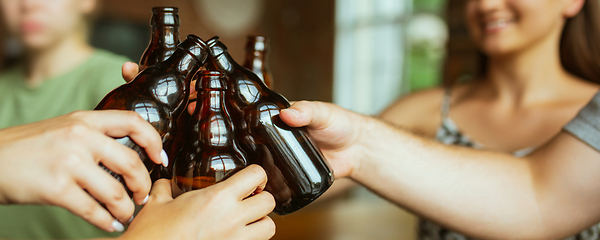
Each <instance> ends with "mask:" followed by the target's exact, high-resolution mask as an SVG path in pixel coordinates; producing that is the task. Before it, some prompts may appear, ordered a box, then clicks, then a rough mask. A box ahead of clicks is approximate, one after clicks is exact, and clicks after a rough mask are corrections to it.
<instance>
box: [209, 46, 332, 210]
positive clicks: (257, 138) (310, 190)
mask: <svg viewBox="0 0 600 240" xmlns="http://www.w3.org/2000/svg"><path fill="white" fill-rule="evenodd" d="M207 45H208V48H209V50H210V53H211V54H210V56H209V59H208V60H207V62H206V65H205V67H206V68H207V69H209V70H220V71H223V72H224V73H225V75H226V76H227V78H228V88H227V95H226V100H227V102H228V103H229V104H231V106H232V107H231V109H230V110H231V112H230V114H231V117H232V119H233V122H234V123H235V124H236V126H235V127H236V129H238V131H236V135H237V136H236V138H237V139H239V141H240V146H241V147H242V150H243V151H244V152H245V153H246V155H247V160H248V163H249V164H252V163H256V164H259V165H261V166H262V167H263V168H264V169H265V170H266V172H267V175H268V177H269V181H268V183H267V187H266V190H267V191H269V192H270V193H271V194H273V196H274V197H275V200H276V202H277V206H276V207H275V213H278V214H281V215H283V214H288V213H291V212H294V211H296V210H298V209H300V208H302V207H304V206H306V205H307V204H309V203H310V202H312V201H314V200H315V199H317V198H318V197H319V196H320V195H321V194H323V193H324V192H325V191H326V190H327V189H328V188H329V186H331V184H332V183H333V173H332V171H331V168H330V167H329V166H328V165H327V163H326V162H325V158H324V157H323V154H322V153H321V151H320V150H319V148H317V147H316V146H315V145H314V144H313V143H312V141H311V139H310V137H309V135H308V132H307V131H306V129H305V128H292V127H289V126H287V125H286V124H285V123H283V121H281V119H280V118H279V111H280V110H281V109H285V108H288V107H289V106H290V103H289V102H288V101H287V100H286V99H285V98H284V97H283V96H282V95H280V94H278V93H276V92H274V91H273V90H271V89H269V88H267V87H266V86H265V84H264V83H263V82H262V81H261V80H260V78H258V76H256V74H254V73H252V72H251V71H250V70H248V69H246V68H244V67H242V66H240V65H239V64H237V63H236V62H235V61H234V60H233V58H232V57H231V56H230V55H229V53H227V48H226V47H225V45H224V44H223V43H222V42H220V41H219V38H218V37H214V38H212V39H210V40H209V41H208V42H207Z"/></svg>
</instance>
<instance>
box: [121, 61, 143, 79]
mask: <svg viewBox="0 0 600 240" xmlns="http://www.w3.org/2000/svg"><path fill="white" fill-rule="evenodd" d="M139 70H140V67H139V66H138V65H137V64H136V63H132V62H126V63H124V64H123V66H122V67H121V74H122V75H123V79H124V80H125V82H131V81H132V80H133V79H134V78H135V76H136V75H137V74H138V72H139Z"/></svg>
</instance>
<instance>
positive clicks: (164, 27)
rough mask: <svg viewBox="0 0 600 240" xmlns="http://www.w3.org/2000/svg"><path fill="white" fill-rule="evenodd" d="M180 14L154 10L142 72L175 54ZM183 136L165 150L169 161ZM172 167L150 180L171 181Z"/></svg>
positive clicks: (159, 170)
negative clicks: (163, 179) (164, 179)
mask: <svg viewBox="0 0 600 240" xmlns="http://www.w3.org/2000/svg"><path fill="white" fill-rule="evenodd" d="M178 13H179V9H178V8H176V7H155V8H152V18H151V19H150V26H151V27H152V32H151V34H150V43H148V47H147V48H146V51H144V54H142V57H141V58H140V64H139V67H140V71H142V70H144V69H146V68H147V67H149V66H153V65H155V64H158V63H161V62H163V61H165V60H167V59H168V58H169V57H170V56H171V55H172V54H173V53H174V52H175V49H177V45H179V25H180V23H179V14H178ZM186 105H187V103H186ZM189 117H190V115H189V114H188V113H187V111H183V112H182V113H181V115H180V116H179V119H177V124H176V125H180V126H185V124H187V121H188V120H189ZM179 122H181V123H179ZM183 135H185V133H182V132H181V131H179V132H177V133H175V134H174V136H173V144H172V145H171V149H165V151H166V152H167V156H169V159H174V158H175V156H176V155H177V153H178V152H179V150H180V149H181V146H183V142H182V139H183V138H184V136H183ZM172 167H173V163H172V162H169V165H168V166H167V167H164V166H162V165H156V166H155V167H154V169H153V170H152V171H151V174H150V179H151V180H152V182H153V183H154V182H155V181H156V180H158V179H160V178H166V179H171V176H172V174H171V169H172Z"/></svg>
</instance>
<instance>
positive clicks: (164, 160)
mask: <svg viewBox="0 0 600 240" xmlns="http://www.w3.org/2000/svg"><path fill="white" fill-rule="evenodd" d="M160 158H161V159H162V164H163V166H165V167H167V166H169V156H167V152H165V150H164V149H163V150H162V151H161V152H160Z"/></svg>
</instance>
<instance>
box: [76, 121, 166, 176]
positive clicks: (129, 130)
mask: <svg viewBox="0 0 600 240" xmlns="http://www.w3.org/2000/svg"><path fill="white" fill-rule="evenodd" d="M75 114H77V113H75ZM82 114H83V115H82V117H80V118H81V119H83V120H84V121H86V122H87V123H89V124H90V125H91V126H92V127H94V128H95V129H97V130H99V131H100V132H102V133H104V134H106V135H108V136H111V137H115V138H117V137H125V136H129V137H130V138H131V139H133V141H134V142H135V143H136V144H137V145H139V146H140V147H142V148H144V150H145V151H146V153H147V154H148V157H150V159H152V161H153V162H154V163H156V164H163V165H166V164H167V163H168V159H167V155H166V153H164V151H163V150H162V139H161V137H160V135H159V134H158V132H157V131H156V129H154V127H152V125H150V123H148V122H146V121H145V120H144V119H142V117H140V116H139V115H138V114H137V113H135V112H132V111H122V110H96V111H91V112H85V113H82Z"/></svg>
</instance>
